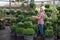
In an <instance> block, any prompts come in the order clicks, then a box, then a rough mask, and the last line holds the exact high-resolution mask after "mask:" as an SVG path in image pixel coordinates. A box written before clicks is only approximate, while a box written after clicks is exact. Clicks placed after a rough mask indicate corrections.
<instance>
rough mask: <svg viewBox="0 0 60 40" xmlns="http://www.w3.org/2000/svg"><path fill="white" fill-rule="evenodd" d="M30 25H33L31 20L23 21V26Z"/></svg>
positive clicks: (28, 26)
mask: <svg viewBox="0 0 60 40" xmlns="http://www.w3.org/2000/svg"><path fill="white" fill-rule="evenodd" d="M32 25H33V24H32V21H25V22H24V27H25V28H30V27H32Z"/></svg>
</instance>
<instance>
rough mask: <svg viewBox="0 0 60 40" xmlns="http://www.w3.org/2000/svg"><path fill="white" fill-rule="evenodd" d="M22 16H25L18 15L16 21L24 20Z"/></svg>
mask: <svg viewBox="0 0 60 40" xmlns="http://www.w3.org/2000/svg"><path fill="white" fill-rule="evenodd" d="M24 18H25V17H24V15H18V17H17V21H18V22H22V21H23V20H24Z"/></svg>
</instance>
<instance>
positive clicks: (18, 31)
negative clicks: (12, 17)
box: [16, 28, 24, 34]
mask: <svg viewBox="0 0 60 40" xmlns="http://www.w3.org/2000/svg"><path fill="white" fill-rule="evenodd" d="M23 31H24V28H16V32H17V33H20V34H23Z"/></svg>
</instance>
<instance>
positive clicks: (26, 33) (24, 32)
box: [23, 28, 35, 35]
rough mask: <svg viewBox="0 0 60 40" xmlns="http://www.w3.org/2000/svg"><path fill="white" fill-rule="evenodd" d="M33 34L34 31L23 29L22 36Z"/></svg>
mask: <svg viewBox="0 0 60 40" xmlns="http://www.w3.org/2000/svg"><path fill="white" fill-rule="evenodd" d="M34 33H35V31H34V30H33V29H32V28H27V29H24V31H23V34H25V35H33V34H34Z"/></svg>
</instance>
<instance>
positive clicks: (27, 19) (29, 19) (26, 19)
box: [24, 17, 32, 21]
mask: <svg viewBox="0 0 60 40" xmlns="http://www.w3.org/2000/svg"><path fill="white" fill-rule="evenodd" d="M31 20H32V18H31V17H26V18H25V19H24V21H31Z"/></svg>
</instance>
